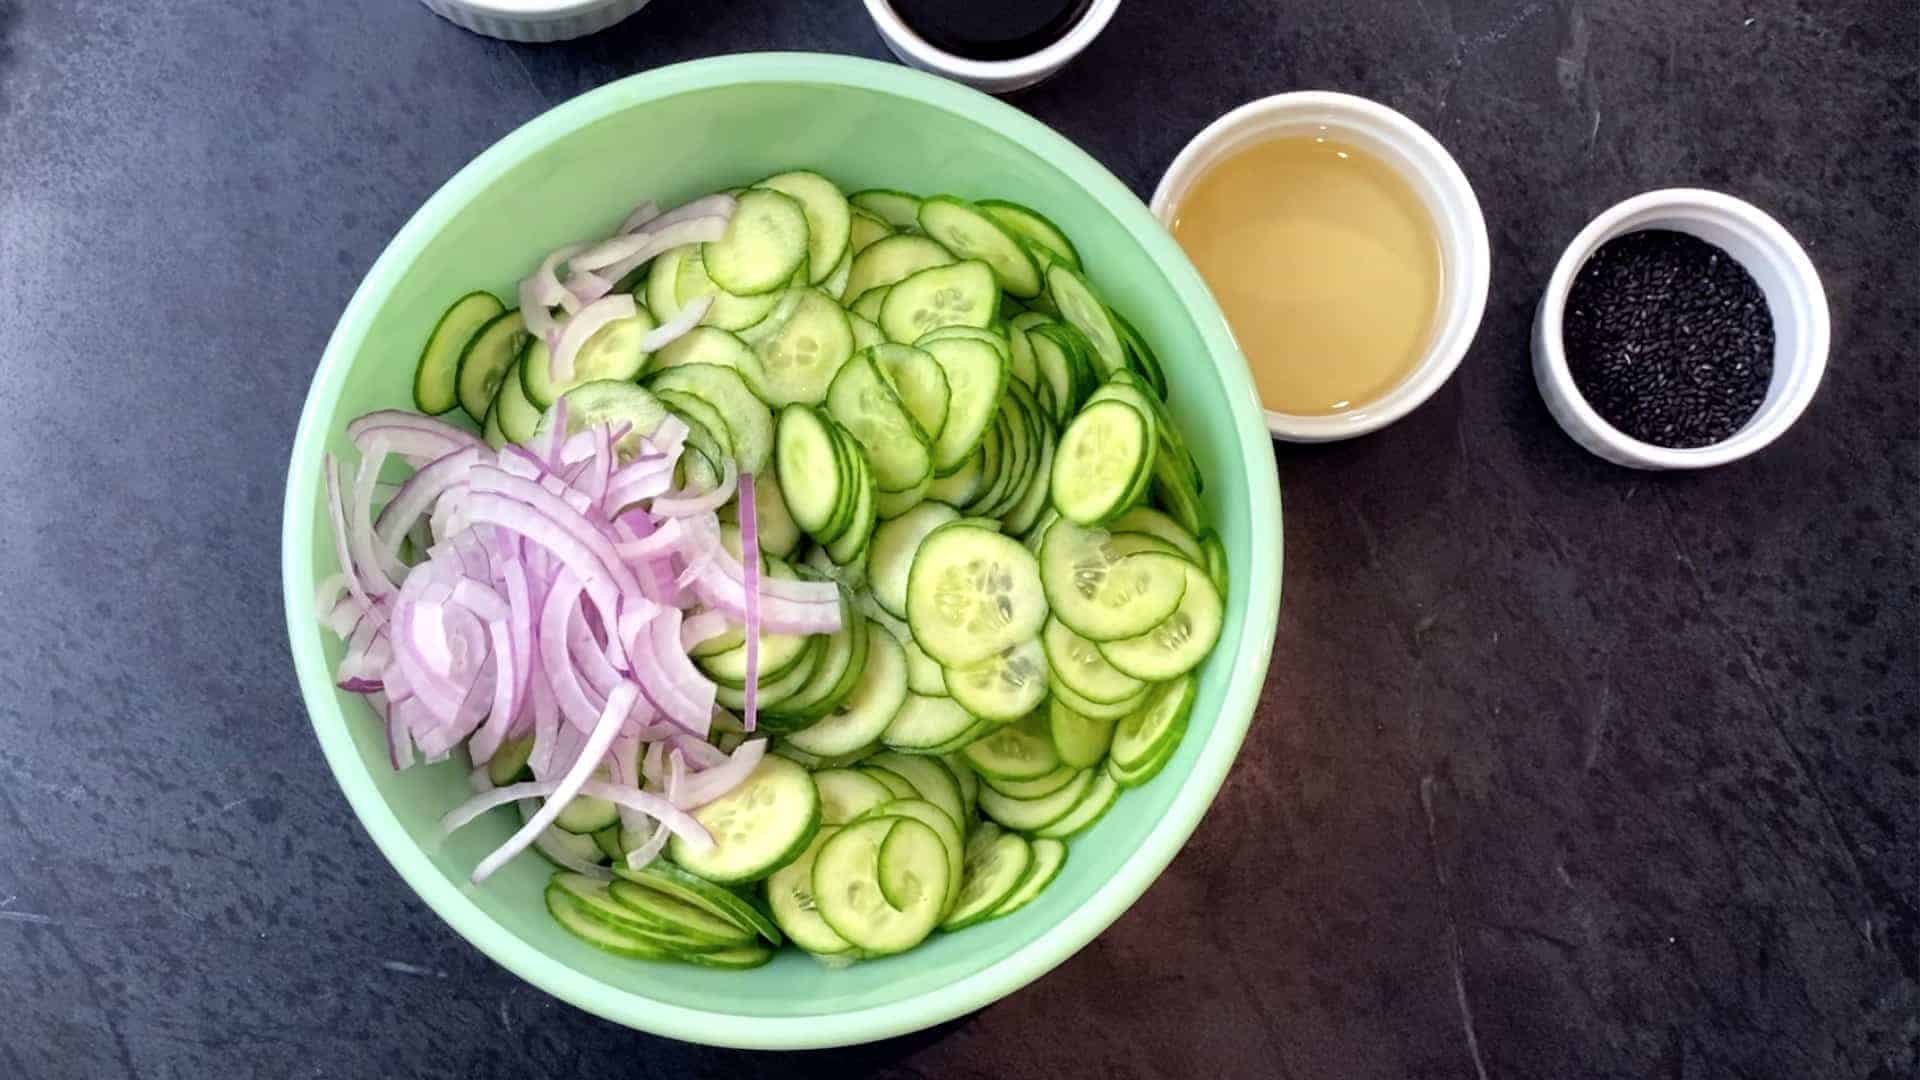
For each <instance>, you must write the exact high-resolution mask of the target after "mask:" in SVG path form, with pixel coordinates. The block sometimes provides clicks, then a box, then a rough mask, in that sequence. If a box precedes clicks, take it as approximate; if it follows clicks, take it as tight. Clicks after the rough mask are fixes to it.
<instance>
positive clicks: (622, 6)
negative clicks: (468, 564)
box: [420, 0, 647, 44]
mask: <svg viewBox="0 0 1920 1080" xmlns="http://www.w3.org/2000/svg"><path fill="white" fill-rule="evenodd" d="M420 2H421V3H423V4H425V5H427V7H428V9H429V10H431V11H432V12H433V13H434V14H435V15H438V16H440V17H441V18H443V19H445V20H447V21H448V22H450V23H452V24H453V25H455V26H458V27H460V28H461V29H463V30H471V31H473V32H474V33H476V34H484V35H486V36H487V37H491V38H499V39H501V40H502V41H522V42H529V43H535V44H537V43H541V42H548V41H567V40H569V39H571V38H577V37H585V36H586V35H588V34H593V33H598V32H599V31H601V30H605V29H606V28H607V27H609V26H612V25H613V24H614V23H617V22H619V21H620V20H622V19H624V18H626V17H627V16H629V15H632V14H633V13H634V12H636V11H639V10H640V9H641V8H643V7H646V6H647V0H420Z"/></svg>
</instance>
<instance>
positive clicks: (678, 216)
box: [647, 191, 740, 229]
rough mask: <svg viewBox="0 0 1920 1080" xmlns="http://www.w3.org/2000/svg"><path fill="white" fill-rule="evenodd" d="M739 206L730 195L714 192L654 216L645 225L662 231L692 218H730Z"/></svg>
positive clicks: (737, 201)
mask: <svg viewBox="0 0 1920 1080" xmlns="http://www.w3.org/2000/svg"><path fill="white" fill-rule="evenodd" d="M739 205H740V200H739V199H736V198H734V197H733V196H732V195H729V194H727V193H726V192H724V191H720V192H715V193H714V194H712V195H702V196H701V197H700V198H698V199H694V200H692V201H690V202H685V203H681V204H680V205H679V206H676V207H674V208H673V209H671V210H669V211H667V212H666V213H664V214H660V215H658V216H656V217H655V218H654V219H653V220H652V221H650V222H648V223H647V224H648V225H650V226H651V227H653V228H654V229H664V228H666V227H667V226H669V225H677V224H679V223H680V222H682V221H691V220H693V219H694V218H703V217H720V218H730V217H732V216H733V212H734V210H735V209H736V208H737V207H739Z"/></svg>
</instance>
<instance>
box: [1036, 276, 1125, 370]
mask: <svg viewBox="0 0 1920 1080" xmlns="http://www.w3.org/2000/svg"><path fill="white" fill-rule="evenodd" d="M1047 295H1048V296H1051V297H1052V298H1053V303H1054V306H1055V307H1057V308H1059V309H1060V317H1061V318H1062V319H1064V320H1066V321H1067V322H1068V323H1070V324H1072V325H1073V327H1074V328H1075V329H1077V330H1079V331H1080V332H1081V333H1083V334H1085V335H1086V336H1087V340H1088V341H1090V342H1092V343H1093V353H1094V355H1093V359H1094V360H1095V362H1096V363H1097V364H1098V366H1099V369H1100V370H1099V375H1100V378H1102V379H1105V378H1106V377H1107V376H1109V375H1111V374H1113V373H1114V372H1116V371H1125V370H1126V367H1127V356H1126V352H1125V351H1124V350H1123V349H1122V348H1121V345H1120V335H1119V333H1118V332H1117V331H1116V330H1115V329H1114V327H1113V320H1112V319H1111V318H1110V317H1108V315H1107V306H1106V305H1105V304H1103V303H1101V302H1100V298H1099V297H1097V296H1095V295H1094V294H1093V290H1092V289H1090V288H1088V287H1087V282H1086V279H1085V278H1082V277H1081V276H1080V275H1079V274H1077V273H1075V272H1074V271H1073V270H1072V269H1071V268H1069V267H1067V266H1065V265H1062V264H1060V263H1055V264H1053V265H1052V266H1049V267H1047Z"/></svg>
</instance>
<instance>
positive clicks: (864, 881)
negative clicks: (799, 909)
mask: <svg viewBox="0 0 1920 1080" xmlns="http://www.w3.org/2000/svg"><path fill="white" fill-rule="evenodd" d="M889 897H892V898H893V899H892V900H891V901H890V900H889ZM813 898H814V903H815V904H816V905H817V906H818V908H819V911H820V916H821V918H823V919H825V920H826V923H827V925H828V926H829V927H832V928H833V931H834V933H836V934H838V935H839V936H840V937H842V938H845V939H846V940H847V941H849V942H851V943H853V945H855V946H856V947H858V948H859V949H861V950H862V951H864V952H865V953H867V954H868V955H874V956H878V955H886V954H889V953H896V952H903V951H905V950H907V949H910V948H912V947H913V946H915V945H918V944H919V943H920V942H922V941H924V940H925V939H926V937H927V935H928V934H930V933H932V932H933V929H934V927H935V926H937V925H938V924H939V922H940V912H941V910H942V909H943V908H944V907H945V906H946V898H947V853H946V848H945V847H944V846H943V845H942V844H941V842H940V834H939V833H936V832H934V831H933V829H932V828H930V827H929V826H927V825H926V824H924V823H923V822H920V821H916V820H913V819H911V818H898V817H886V818H876V819H872V820H868V821H861V822H856V823H854V824H852V825H848V826H845V827H844V828H842V829H841V830H840V831H839V832H836V833H834V834H833V836H832V837H831V838H830V839H828V841H827V842H826V843H825V844H823V845H821V847H820V852H819V854H818V855H816V856H815V858H814V863H813Z"/></svg>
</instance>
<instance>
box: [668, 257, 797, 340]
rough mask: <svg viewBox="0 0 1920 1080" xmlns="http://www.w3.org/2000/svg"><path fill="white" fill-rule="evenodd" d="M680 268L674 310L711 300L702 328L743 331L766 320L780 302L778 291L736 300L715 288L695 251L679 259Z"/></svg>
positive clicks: (728, 293) (701, 259)
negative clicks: (704, 299)
mask: <svg viewBox="0 0 1920 1080" xmlns="http://www.w3.org/2000/svg"><path fill="white" fill-rule="evenodd" d="M679 267H680V269H679V273H678V274H677V276H676V277H675V280H674V286H673V295H674V300H675V304H674V310H675V311H679V310H681V309H683V308H685V307H686V306H687V305H688V304H691V303H693V302H694V301H696V300H699V299H701V298H702V297H712V300H711V301H709V303H708V305H707V311H706V314H704V315H702V316H700V324H701V325H702V326H709V327H718V328H719V329H721V330H745V329H746V328H747V327H749V326H753V325H755V324H757V323H759V322H760V321H761V320H762V319H765V318H766V317H767V316H768V315H769V314H771V313H772V312H773V309H774V306H775V305H777V304H778V303H779V302H780V295H781V294H780V291H779V290H778V289H773V290H769V291H767V292H763V293H758V294H756V295H753V296H735V295H733V294H732V293H730V292H728V291H727V290H725V289H722V288H721V287H720V286H718V285H716V284H714V281H713V278H711V277H709V276H708V275H707V263H706V260H705V259H704V258H702V257H701V255H700V249H698V248H691V249H689V250H688V252H687V254H686V255H685V256H684V257H682V258H681V260H680V263H679Z"/></svg>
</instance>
